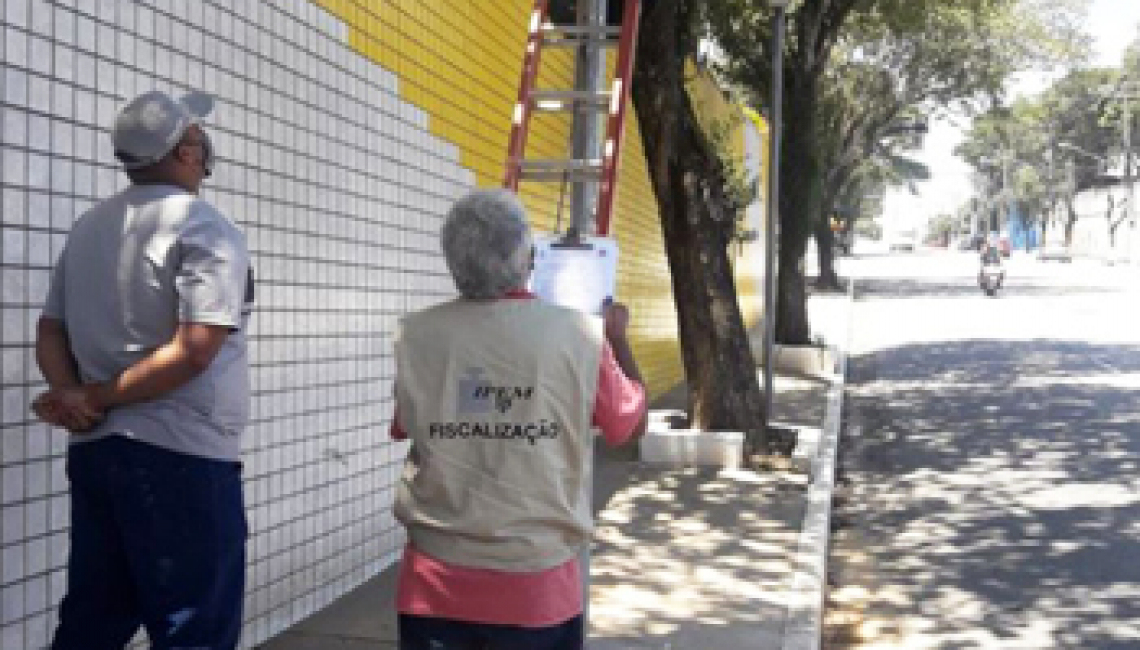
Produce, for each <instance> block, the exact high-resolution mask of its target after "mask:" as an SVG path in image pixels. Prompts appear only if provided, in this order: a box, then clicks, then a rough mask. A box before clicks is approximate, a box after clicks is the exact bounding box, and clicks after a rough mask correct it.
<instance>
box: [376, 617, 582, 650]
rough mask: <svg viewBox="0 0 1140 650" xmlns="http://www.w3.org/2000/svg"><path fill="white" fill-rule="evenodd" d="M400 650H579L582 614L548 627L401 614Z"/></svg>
mask: <svg viewBox="0 0 1140 650" xmlns="http://www.w3.org/2000/svg"><path fill="white" fill-rule="evenodd" d="M399 627H400V650H581V649H582V648H583V647H584V643H585V638H584V634H583V629H582V617H581V616H575V617H574V618H572V619H570V620H569V621H566V622H565V623H561V624H559V625H552V626H550V627H537V628H536V627H519V626H516V625H492V624H490V623H468V622H466V621H453V620H451V619H446V618H431V617H428V616H412V615H410V614H400V623H399Z"/></svg>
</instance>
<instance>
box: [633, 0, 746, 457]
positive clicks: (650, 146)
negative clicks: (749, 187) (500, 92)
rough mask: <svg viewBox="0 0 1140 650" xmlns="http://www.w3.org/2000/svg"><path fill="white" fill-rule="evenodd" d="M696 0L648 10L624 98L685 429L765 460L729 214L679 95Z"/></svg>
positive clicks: (706, 146) (709, 150) (713, 166)
mask: <svg viewBox="0 0 1140 650" xmlns="http://www.w3.org/2000/svg"><path fill="white" fill-rule="evenodd" d="M696 1H697V0H658V1H657V2H654V3H651V4H649V5H647V7H646V10H645V15H644V16H643V18H642V23H641V29H640V37H639V43H638V48H637V59H636V66H635V69H634V75H633V84H632V86H631V90H632V93H633V106H634V110H635V111H636V113H637V117H638V120H639V122H640V127H641V134H642V140H643V142H644V149H645V157H646V163H647V166H648V169H649V177H650V182H651V185H652V187H653V192H654V195H655V196H656V198H657V207H658V210H659V212H660V217H661V227H662V231H663V233H664V236H665V251H666V255H667V258H668V260H669V270H670V275H671V277H672V284H673V298H674V301H675V303H676V307H677V321H678V326H679V330H680V337H681V354H682V358H683V360H684V366H685V377H686V379H687V381H688V390H689V401H690V406H691V415H692V419H693V425H694V426H695V427H697V428H700V429H704V430H731V431H743V432H744V433H745V435H746V439H745V456H746V458H747V457H748V456H750V455H751V454H754V453H765V454H766V453H768V452H769V444H768V437H767V434H766V431H765V430H764V427H763V423H764V420H763V414H762V409H763V403H764V401H763V395H762V393H761V391H760V385H759V382H758V379H757V372H756V364H755V362H754V360H753V358H752V351H751V348H750V347H749V343H748V333H747V331H746V330H745V328H744V320H743V318H742V317H741V314H740V307H739V304H738V303H737V296H736V285H735V281H734V280H733V274H732V266H731V265H730V263H729V250H728V249H729V243H730V237H731V234H732V232H733V227H734V223H735V219H734V217H735V215H734V214H733V213H732V212H731V211H730V209H729V208H728V206H729V205H730V204H729V202H728V201H727V197H726V196H725V187H726V184H725V178H726V174H725V172H726V170H724V169H723V168H722V164H721V162H720V159H719V157H718V156H717V154H716V152H715V150H714V149H713V146H712V143H711V142H710V141H709V139H708V138H707V137H706V135H705V134H704V133H703V132H702V131H701V128H700V126H699V125H698V122H697V119H696V115H695V113H694V110H693V106H692V104H691V102H690V101H689V97H688V95H687V94H686V93H685V91H684V82H683V71H684V68H683V66H684V62H685V60H686V59H687V58H688V57H690V56H692V55H693V53H694V52H695V47H696V42H697V41H696V38H695V35H694V31H693V25H694V21H693V12H694V11H695V8H696V5H695V2H696Z"/></svg>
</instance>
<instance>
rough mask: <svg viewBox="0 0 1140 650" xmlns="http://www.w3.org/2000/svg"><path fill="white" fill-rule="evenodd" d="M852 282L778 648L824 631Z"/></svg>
mask: <svg viewBox="0 0 1140 650" xmlns="http://www.w3.org/2000/svg"><path fill="white" fill-rule="evenodd" d="M854 290H855V283H854V281H853V280H849V281H848V284H847V301H846V309H845V310H844V318H845V320H846V322H845V323H844V329H843V336H844V337H845V340H843V341H842V347H840V346H839V345H836V346H835V353H836V359H837V362H838V363H837V365H838V374H837V375H836V377H835V381H834V382H833V383H832V384H831V387H830V388H829V389H828V391H827V413H826V416H825V417H824V422H823V432H822V438H821V440H820V445H819V452H818V453H817V454H816V455H815V457H814V458H813V459H812V463H811V473H810V477H811V484H810V485H809V487H808V491H807V495H806V500H807V507H806V508H805V510H804V520H803V525H802V526H801V528H800V537H799V542H798V544H797V548H796V554H795V557H794V559H793V563H794V564H793V566H794V567H795V569H794V572H793V574H792V579H791V588H790V590H789V597H788V613H787V617H786V618H785V619H784V634H783V642H782V643H781V646H780V647H781V650H818V649H819V647H820V644H821V642H822V637H823V605H824V594H825V592H826V590H827V551H828V542H829V541H830V528H831V496H832V492H833V491H834V489H835V463H836V455H837V453H838V445H839V429H840V425H841V424H842V421H843V417H842V415H843V391H844V386H845V385H846V379H847V347H848V344H849V340H850V334H851V306H852V303H853V301H854Z"/></svg>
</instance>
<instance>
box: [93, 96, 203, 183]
mask: <svg viewBox="0 0 1140 650" xmlns="http://www.w3.org/2000/svg"><path fill="white" fill-rule="evenodd" d="M213 108H214V99H213V97H211V96H210V95H207V94H205V93H197V92H194V93H190V94H188V95H186V96H184V97H183V98H182V99H179V100H175V99H173V98H171V97H170V96H169V95H167V94H166V93H164V92H162V91H159V90H152V91H150V92H146V93H143V94H141V95H139V96H138V97H135V98H134V99H132V100H131V101H130V102H129V103H128V104H127V105H126V106H124V107H123V109H122V110H121V111H119V115H118V117H116V118H115V125H114V126H113V127H112V128H111V142H112V143H113V144H114V146H115V157H116V158H118V159H119V161H120V162H122V163H123V167H124V168H125V169H141V168H143V167H147V166H149V165H153V164H154V163H156V162H158V161H160V160H162V158H163V157H164V156H166V154H168V153H170V150H171V149H173V148H174V145H176V144H178V141H179V140H181V139H182V135H183V134H184V133H186V129H188V128H190V127H191V126H192V125H194V124H200V123H201V121H202V118H204V117H206V116H207V115H209V114H210V111H212V110H213Z"/></svg>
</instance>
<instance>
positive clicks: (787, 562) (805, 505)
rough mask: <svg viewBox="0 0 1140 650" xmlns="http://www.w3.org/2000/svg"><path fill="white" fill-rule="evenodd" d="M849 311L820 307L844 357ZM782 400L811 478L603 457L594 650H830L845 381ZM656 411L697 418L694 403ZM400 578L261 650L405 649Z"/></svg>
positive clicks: (812, 384)
mask: <svg viewBox="0 0 1140 650" xmlns="http://www.w3.org/2000/svg"><path fill="white" fill-rule="evenodd" d="M849 304H850V295H849V294H848V295H846V296H843V295H838V296H835V295H827V296H815V297H813V298H812V299H811V300H810V301H809V309H810V310H811V314H812V318H813V324H815V327H816V329H817V331H823V332H824V337H825V339H826V340H827V342H828V343H829V344H831V345H832V346H834V347H836V348H839V349H840V352H842V348H843V347H844V346H845V345H846V340H847V339H846V332H847V317H848V314H849ZM840 359H842V354H840ZM840 365H841V366H842V361H841V362H840ZM774 388H775V393H774V400H773V401H774V408H775V418H774V419H775V420H776V421H777V422H779V423H780V424H782V425H786V426H789V427H792V428H797V429H803V430H804V431H805V433H808V434H812V435H803V436H802V439H803V440H805V441H809V442H808V444H809V445H811V448H810V449H808V450H807V451H806V452H804V451H803V450H801V452H800V453H801V455H806V458H807V459H808V462H809V465H810V466H809V467H806V468H804V469H808V470H809V471H807V472H804V471H800V470H797V469H794V468H793V469H788V470H780V471H773V470H767V471H763V472H756V471H751V470H715V469H713V468H693V467H689V468H683V467H664V466H660V465H649V464H645V463H642V462H639V461H637V460H635V459H632V458H629V457H628V456H629V455H628V454H624V455H623V454H620V453H612V452H607V451H604V450H600V451H599V453H598V455H597V457H598V464H597V471H596V475H595V504H594V505H595V512H596V515H597V532H596V535H595V543H594V548H593V553H592V558H591V571H590V574H591V587H590V604H589V613H588V625H589V643H588V647H589V648H591V649H592V650H625V649H629V650H643V649H644V650H648V649H660V650H666V649H669V650H677V649H682V648H684V649H689V648H703V649H706V650H736V649H765V650H767V649H772V650H801V649H811V648H818V644H819V638H820V621H821V619H822V611H821V609H822V602H823V589H824V586H825V573H826V572H825V565H826V544H827V537H828V530H827V529H828V518H829V514H830V502H831V487H832V478H833V474H834V472H833V466H834V454H835V442H836V439H837V435H838V429H839V419H840V412H839V411H840V408H841V403H842V399H841V396H842V388H843V380H842V373H839V374H837V375H835V376H833V377H831V378H824V379H821V378H808V377H796V376H790V375H788V374H786V373H780V374H777V376H776V381H775V382H774ZM654 406H655V407H656V408H662V409H679V408H683V407H684V393H683V390H681V389H678V390H675V391H673V392H671V393H670V394H668V395H666V396H665V397H663V398H662V399H660V400H658V401H657V403H655V404H654ZM395 573H396V567H390V568H389V569H388V570H386V571H384V572H383V573H382V574H380V575H378V576H376V577H375V578H374V579H372V580H370V581H369V582H367V583H366V584H364V585H363V586H361V587H360V588H358V589H357V590H355V591H353V592H351V593H349V594H347V595H346V596H344V597H342V598H341V599H339V600H338V601H336V602H335V603H333V604H332V605H330V606H329V607H328V608H326V609H325V610H323V611H321V612H319V613H317V614H316V615H314V616H312V617H310V618H309V619H307V620H305V621H302V622H301V623H300V624H298V625H296V626H294V627H293V628H291V629H289V630H287V631H286V632H285V633H283V634H282V635H280V636H278V637H277V638H275V639H273V640H272V641H270V642H268V643H266V644H265V645H263V646H261V647H262V648H263V650H365V649H366V648H367V649H378V648H396V647H397V639H396V624H395V612H394V606H393V600H394V583H395Z"/></svg>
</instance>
